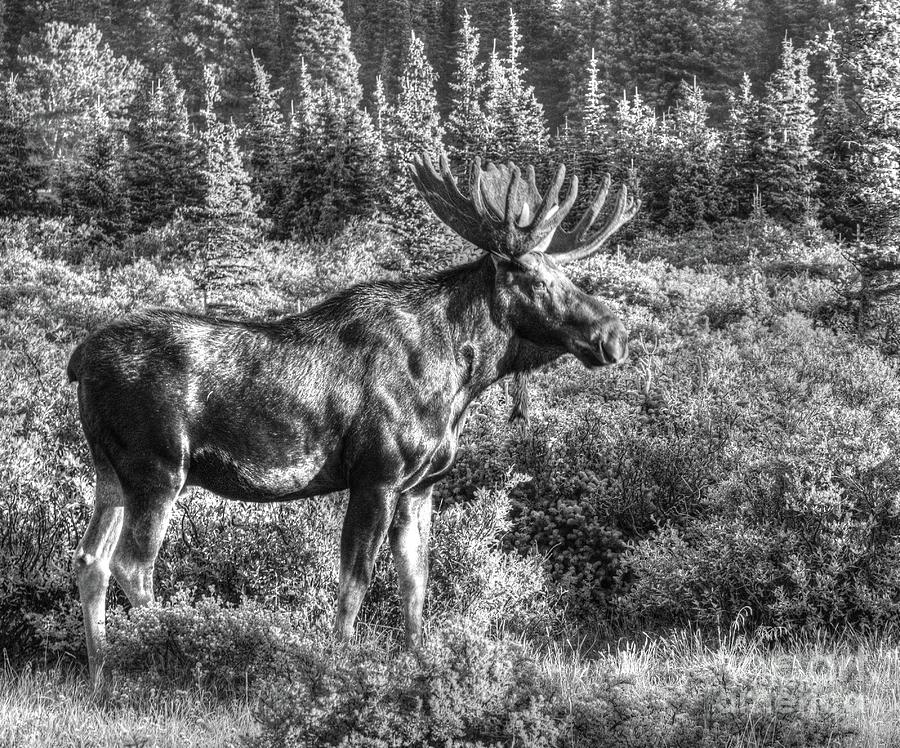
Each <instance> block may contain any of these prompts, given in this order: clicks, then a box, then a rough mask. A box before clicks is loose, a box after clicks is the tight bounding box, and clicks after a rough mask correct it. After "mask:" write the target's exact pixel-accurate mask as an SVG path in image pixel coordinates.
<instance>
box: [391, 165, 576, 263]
mask: <svg viewBox="0 0 900 748" xmlns="http://www.w3.org/2000/svg"><path fill="white" fill-rule="evenodd" d="M440 169H441V172H440V174H438V172H437V171H436V170H435V168H434V165H433V164H432V162H431V159H430V158H429V157H428V156H427V155H423V156H418V157H416V158H414V159H413V162H412V163H411V164H410V165H409V174H410V177H412V180H413V183H414V184H415V185H416V188H417V189H418V190H419V193H420V194H421V195H422V197H423V198H424V199H425V202H427V203H428V204H429V205H430V206H431V208H432V210H434V212H435V213H436V214H437V216H438V218H440V219H441V220H442V221H443V222H444V223H446V224H447V225H448V226H449V227H450V228H451V229H453V230H454V231H455V232H456V233H457V234H459V235H460V236H461V237H463V239H466V240H467V241H470V242H471V243H472V244H474V245H475V246H476V247H479V248H481V249H483V250H484V251H486V252H490V253H491V254H494V255H498V256H500V257H506V258H516V257H519V256H520V255H523V254H525V253H527V252H532V251H542V250H544V249H546V248H547V246H548V245H549V243H550V241H551V240H552V238H553V235H554V233H555V232H556V230H557V229H558V228H559V225H560V224H561V223H562V221H563V219H564V218H565V217H566V215H567V214H568V212H569V211H570V210H571V208H572V205H574V203H575V198H576V197H578V177H572V182H571V186H570V187H569V191H568V193H567V194H566V198H565V200H564V201H563V203H562V204H561V205H560V203H559V191H560V188H561V187H562V184H563V181H564V180H565V178H566V168H565V167H564V166H560V167H559V168H558V169H557V171H556V176H555V178H554V179H553V182H552V183H551V185H550V188H549V189H548V190H547V192H546V194H545V195H544V196H543V197H541V194H540V192H539V191H538V189H537V185H536V184H535V177H534V167H532V166H528V167H526V178H525V179H523V178H522V172H521V171H520V170H519V167H518V166H516V165H515V164H512V163H510V164H505V165H501V166H496V165H494V164H490V163H489V164H488V166H487V167H486V168H482V166H481V159H480V158H477V157H476V158H475V160H474V161H473V162H472V164H471V166H470V168H469V179H468V181H469V185H468V188H469V195H468V197H466V196H465V195H463V193H462V192H461V191H460V189H459V187H458V185H457V182H456V177H454V176H453V174H452V173H451V172H450V165H449V163H448V162H447V159H446V157H444V156H441V159H440ZM532 216H534V217H533V218H532Z"/></svg>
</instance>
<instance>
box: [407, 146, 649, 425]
mask: <svg viewBox="0 0 900 748" xmlns="http://www.w3.org/2000/svg"><path fill="white" fill-rule="evenodd" d="M439 168H440V171H438V170H436V169H435V167H434V164H433V163H432V161H431V159H430V158H429V157H428V156H427V155H422V156H418V157H417V158H415V159H414V160H413V162H412V163H411V164H410V166H409V173H410V176H411V178H412V180H413V182H414V184H415V185H416V187H417V189H418V190H419V193H420V194H421V196H422V197H423V198H424V199H425V201H426V202H427V203H428V204H429V205H430V206H431V208H432V209H433V210H434V212H435V214H436V215H437V216H438V217H439V218H440V219H441V220H442V221H443V222H444V223H445V224H446V225H447V226H449V227H450V228H451V229H452V230H453V231H454V232H455V233H457V234H459V236H461V237H462V238H464V239H466V240H467V241H469V242H470V243H472V244H474V245H475V246H476V247H478V248H480V249H482V250H484V251H485V252H486V253H488V254H489V255H490V256H491V257H492V258H493V259H494V265H495V267H496V281H495V293H496V299H497V308H498V310H499V311H500V312H501V313H502V314H503V316H504V318H505V319H506V320H508V324H509V326H510V327H511V329H512V330H513V331H514V333H515V334H516V335H517V336H518V337H519V338H520V339H521V340H522V341H523V346H522V348H523V351H524V352H526V353H525V354H524V355H523V357H524V358H526V359H528V361H527V363H525V364H523V365H521V366H519V367H515V368H517V369H519V370H522V371H524V370H527V369H530V368H533V364H536V363H541V362H542V361H543V360H546V359H550V358H554V357H555V356H557V355H559V354H560V353H561V352H568V353H571V354H573V355H574V356H575V357H576V358H577V359H578V360H579V361H581V363H583V364H584V365H585V366H588V367H590V368H594V367H599V366H607V365H610V364H617V363H621V362H622V361H624V360H625V359H626V358H627V357H628V334H627V332H626V330H625V327H624V325H623V324H622V322H621V321H620V320H619V319H618V318H617V317H616V316H615V315H614V314H613V313H612V312H611V310H610V309H609V307H608V306H607V305H606V304H604V303H603V301H601V300H600V299H598V298H596V297H595V296H592V295H590V294H587V293H585V292H584V291H582V290H581V289H579V288H578V287H577V286H575V284H574V283H572V281H571V280H570V279H569V277H568V276H567V275H566V273H565V272H564V270H563V268H564V266H565V265H567V264H568V263H570V262H574V261H576V260H581V259H584V258H587V257H589V256H591V255H592V254H594V253H595V252H597V251H599V250H600V249H601V248H602V247H603V246H604V245H605V244H606V242H607V241H608V240H609V239H610V237H612V235H613V234H615V232H616V231H618V230H619V229H620V228H621V227H622V226H623V225H624V224H626V223H627V222H628V221H630V220H631V219H632V218H633V217H634V215H635V214H636V213H637V212H638V210H640V207H641V201H640V200H635V199H634V198H632V197H631V196H629V194H628V189H627V188H626V187H625V186H624V185H623V186H622V187H621V189H620V190H619V194H618V197H617V199H616V202H615V205H614V207H613V209H612V211H611V213H610V214H609V216H608V217H607V220H606V221H605V223H604V224H603V225H602V226H601V227H600V228H595V224H596V222H597V219H598V218H599V216H600V215H601V213H602V212H603V208H604V205H605V204H606V199H607V197H608V195H609V190H610V177H609V175H606V176H605V178H604V180H603V182H602V184H601V186H600V188H599V189H598V190H597V192H596V193H595V195H594V197H593V199H592V200H591V201H590V203H589V205H588V207H587V209H586V210H585V212H584V214H583V215H582V216H581V218H580V220H579V221H578V223H577V224H576V225H575V226H574V228H573V229H572V230H571V231H566V230H565V229H563V228H562V223H563V221H564V220H565V218H566V217H567V216H568V214H569V212H570V211H571V209H572V207H573V206H574V204H575V201H576V199H577V197H578V177H577V176H573V177H572V180H571V183H570V185H569V189H568V191H567V193H566V196H565V198H564V199H563V200H562V203H560V202H559V199H560V191H561V189H562V187H563V184H564V181H565V175H566V169H565V166H563V165H560V166H559V167H558V168H557V170H556V174H555V176H554V178H553V181H552V182H551V184H550V187H549V188H548V189H547V191H546V193H544V194H543V195H542V194H541V192H540V190H539V189H538V187H537V183H536V179H535V170H534V167H533V166H531V165H528V166H527V167H526V169H525V176H524V177H523V175H522V172H521V170H520V169H519V167H518V166H516V165H515V164H512V163H508V164H493V163H488V164H487V166H486V167H483V166H482V162H481V159H480V158H475V159H474V160H473V161H472V163H471V164H470V167H469V170H468V175H467V176H468V180H467V181H468V193H469V194H468V196H466V195H464V194H463V192H462V191H461V190H460V188H459V185H458V183H457V179H456V177H455V176H454V175H453V173H452V172H451V170H450V165H449V163H448V161H447V159H446V157H443V156H442V157H441V159H440V162H439ZM524 377H525V374H524V373H519V374H517V380H516V381H517V385H518V387H517V393H516V398H517V400H524V398H525V393H524V390H523V388H524V381H525V379H524ZM520 411H523V408H521V407H519V408H517V409H516V412H520ZM514 416H515V413H514Z"/></svg>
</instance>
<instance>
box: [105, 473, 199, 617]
mask: <svg viewBox="0 0 900 748" xmlns="http://www.w3.org/2000/svg"><path fill="white" fill-rule="evenodd" d="M183 484H184V476H183V474H182V471H181V470H172V471H166V470H158V471H155V472H154V473H153V474H152V475H147V474H144V476H143V480H142V481H141V483H140V484H139V485H135V486H128V487H126V489H125V490H126V494H127V496H128V501H127V502H126V505H125V513H124V516H123V518H122V533H121V536H120V538H119V544H118V545H117V546H116V550H115V553H114V554H113V557H112V573H113V576H114V577H115V578H116V582H118V583H119V586H120V587H121V588H122V590H123V592H124V593H125V595H126V596H127V597H128V601H129V602H130V603H131V605H132V607H135V608H136V607H140V606H142V605H147V604H148V603H151V602H153V599H154V596H153V568H154V566H155V565H156V557H157V555H158V553H159V549H160V546H161V545H162V542H163V538H164V537H165V535H166V529H167V528H168V526H169V518H170V517H171V515H172V507H173V505H174V503H175V498H176V497H177V496H178V493H179V491H180V490H181V487H182V485H183Z"/></svg>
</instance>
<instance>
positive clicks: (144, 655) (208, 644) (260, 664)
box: [107, 593, 322, 696]
mask: <svg viewBox="0 0 900 748" xmlns="http://www.w3.org/2000/svg"><path fill="white" fill-rule="evenodd" d="M107 637H108V644H107V653H108V654H107V657H108V666H109V667H110V668H111V669H113V670H117V671H119V672H126V673H131V674H143V675H144V676H145V677H147V678H149V679H150V680H151V681H157V682H160V683H166V684H169V686H170V687H171V685H173V684H174V685H176V686H177V685H181V686H188V685H194V684H195V685H200V686H203V687H205V688H209V689H212V690H214V691H216V692H218V693H219V694H220V695H222V696H227V695H230V694H236V693H240V692H243V691H245V689H246V687H247V685H248V683H250V682H252V681H253V680H254V679H256V678H257V677H259V676H261V675H263V674H265V673H270V672H272V670H273V668H274V667H276V666H277V664H278V663H279V662H280V661H281V660H282V658H283V652H284V650H285V648H286V647H289V646H291V645H292V643H293V642H294V641H295V639H296V638H304V639H305V638H308V639H315V638H316V637H318V638H322V631H321V629H316V628H315V625H314V624H313V623H311V622H310V621H309V620H308V619H306V618H304V617H303V616H302V615H298V614H297V613H291V612H288V611H279V610H275V609H272V608H271V607H265V606H263V605H260V604H258V603H254V602H253V601H252V600H245V601H242V604H241V605H239V606H228V605H223V603H222V602H221V601H220V600H218V599H216V598H215V597H203V598H200V599H198V600H191V599H190V598H189V596H188V595H187V594H186V593H180V594H176V595H175V596H174V597H172V599H171V600H170V601H169V602H168V603H167V604H166V605H162V606H160V605H149V606H144V607H142V608H136V609H132V610H131V611H130V612H129V613H127V614H125V613H122V611H121V609H119V610H118V611H113V613H112V614H111V615H110V617H109V623H108V631H107Z"/></svg>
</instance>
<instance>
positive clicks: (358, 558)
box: [334, 487, 397, 639]
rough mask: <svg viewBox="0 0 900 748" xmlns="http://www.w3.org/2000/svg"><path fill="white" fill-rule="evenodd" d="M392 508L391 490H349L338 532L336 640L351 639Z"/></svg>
mask: <svg viewBox="0 0 900 748" xmlns="http://www.w3.org/2000/svg"><path fill="white" fill-rule="evenodd" d="M396 506H397V490H396V488H394V487H390V488H365V489H363V488H351V489H350V503H349V504H348V505H347V515H346V516H345V517H344V527H343V530H342V531H341V577H340V582H339V584H338V603H337V617H336V618H335V622H334V630H335V633H336V634H337V636H338V638H339V639H349V638H351V637H352V636H353V631H354V627H355V625H356V616H357V614H358V613H359V608H360V606H361V605H362V601H363V598H364V597H365V595H366V590H367V589H368V587H369V583H370V582H371V581H372V572H373V569H374V567H375V558H376V556H377V555H378V551H379V549H380V548H381V544H382V543H384V538H385V536H386V535H387V531H388V527H389V526H390V524H391V519H392V517H393V516H394V510H395V508H396Z"/></svg>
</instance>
